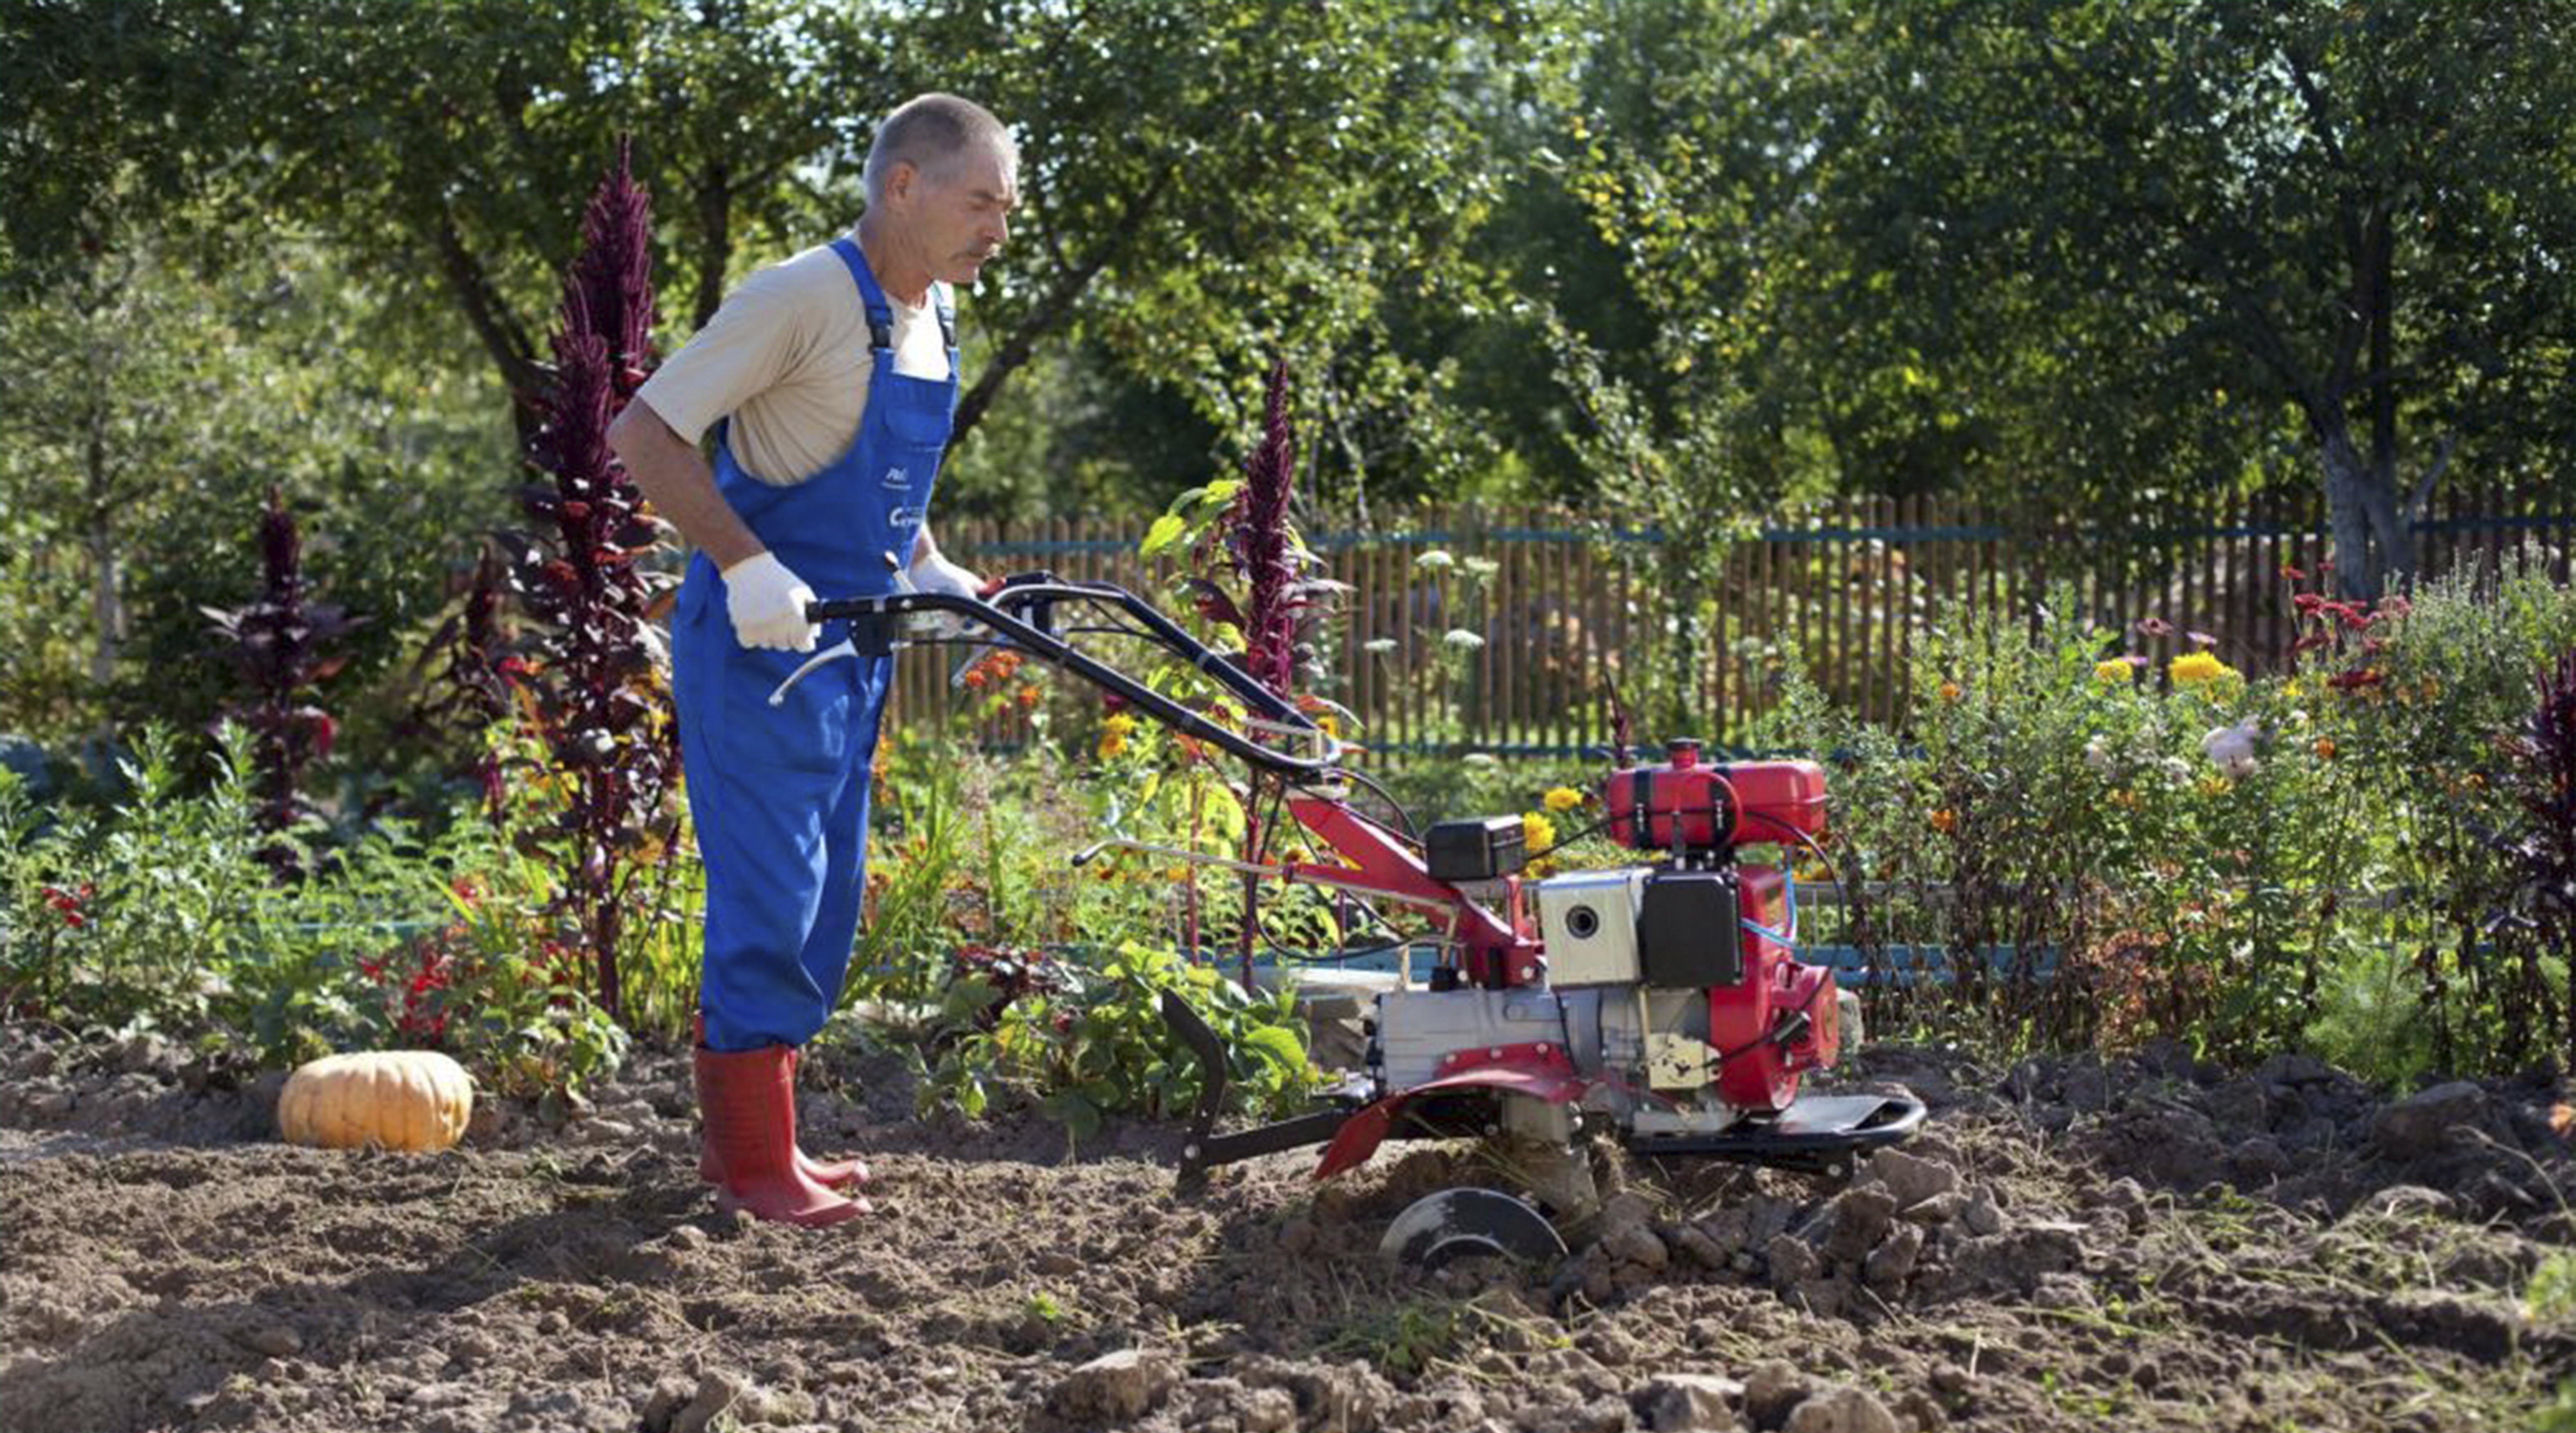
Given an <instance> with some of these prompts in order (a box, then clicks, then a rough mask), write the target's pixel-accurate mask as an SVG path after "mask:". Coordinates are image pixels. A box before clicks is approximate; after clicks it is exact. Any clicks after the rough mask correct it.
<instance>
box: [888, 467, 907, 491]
mask: <svg viewBox="0 0 2576 1433" xmlns="http://www.w3.org/2000/svg"><path fill="white" fill-rule="evenodd" d="M885 489H886V491H887V492H890V493H908V492H911V491H912V474H910V473H908V472H905V471H904V470H903V469H901V468H888V469H886V475H885Z"/></svg>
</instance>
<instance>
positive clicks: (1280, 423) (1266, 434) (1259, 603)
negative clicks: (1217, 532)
mask: <svg viewBox="0 0 2576 1433" xmlns="http://www.w3.org/2000/svg"><path fill="white" fill-rule="evenodd" d="M1296 480H1297V441H1296V435H1295V433H1294V431H1293V429H1292V428H1291V427H1290V425H1289V420H1288V364H1287V361H1286V360H1284V359H1283V360H1281V361H1280V362H1279V363H1278V364H1277V365H1276V366H1275V367H1273V368H1272V369H1271V370H1270V391H1269V397H1268V401H1267V403H1266V404H1265V407H1264V412H1263V417H1262V425H1261V446H1259V447H1257V448H1255V449H1253V452H1252V456H1251V458H1250V459H1249V460H1248V461H1246V462H1245V463H1244V466H1243V489H1242V491H1240V492H1238V493H1237V494H1235V499H1234V506H1233V507H1232V508H1231V509H1230V510H1228V512H1227V513H1226V551H1227V554H1228V555H1229V556H1230V557H1232V558H1233V561H1234V570H1235V571H1236V573H1237V574H1239V575H1240V576H1241V577H1242V578H1243V581H1244V589H1245V591H1244V601H1243V603H1242V613H1243V644H1244V665H1245V668H1246V670H1248V671H1249V672H1250V673H1251V674H1252V676H1253V679H1254V680H1256V681H1258V682H1260V683H1261V684H1262V685H1264V686H1266V687H1268V688H1270V689H1271V690H1272V691H1274V692H1277V693H1278V694H1280V695H1281V696H1283V697H1284V696H1288V695H1290V688H1291V687H1292V686H1293V685H1294V684H1295V681H1296V675H1297V628H1298V625H1299V622H1300V620H1301V616H1300V614H1301V613H1303V612H1304V611H1305V609H1306V608H1307V607H1308V606H1310V605H1311V604H1312V601H1313V597H1312V589H1311V588H1310V587H1309V586H1308V584H1306V583H1305V582H1303V581H1301V580H1300V579H1299V571H1298V569H1299V566H1300V563H1301V561H1302V559H1303V554H1302V552H1301V550H1300V549H1299V548H1298V546H1297V541H1296V537H1295V535H1294V534H1292V533H1291V532H1290V531H1289V521H1288V519H1289V501H1290V499H1291V497H1293V496H1294V492H1295V488H1296Z"/></svg>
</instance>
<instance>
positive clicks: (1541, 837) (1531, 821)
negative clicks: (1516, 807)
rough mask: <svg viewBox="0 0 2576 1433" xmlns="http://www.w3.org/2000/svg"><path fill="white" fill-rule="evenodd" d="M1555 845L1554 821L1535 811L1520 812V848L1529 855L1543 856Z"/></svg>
mask: <svg viewBox="0 0 2576 1433" xmlns="http://www.w3.org/2000/svg"><path fill="white" fill-rule="evenodd" d="M1555 845H1556V823H1555V822H1553V821H1550V820H1549V819H1547V818H1546V817H1545V816H1542V815H1540V814H1539V813H1537V812H1535V811H1524V812H1522V813H1521V848H1522V850H1523V851H1524V852H1526V853H1527V854H1528V855H1530V856H1531V857H1533V858H1535V857H1538V856H1544V855H1546V854H1547V853H1548V851H1549V850H1551V849H1552V848H1554V847H1555Z"/></svg>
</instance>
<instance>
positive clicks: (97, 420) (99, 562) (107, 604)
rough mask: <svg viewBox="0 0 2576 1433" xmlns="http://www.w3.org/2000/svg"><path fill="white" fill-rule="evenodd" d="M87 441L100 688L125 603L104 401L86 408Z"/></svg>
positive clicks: (94, 651)
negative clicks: (110, 494) (111, 495)
mask: <svg viewBox="0 0 2576 1433" xmlns="http://www.w3.org/2000/svg"><path fill="white" fill-rule="evenodd" d="M89 420H90V421H89V441H88V444H87V445H86V451H85V453H84V461H85V465H86V466H87V468H88V470H89V471H88V472H87V473H85V474H83V478H84V480H85V481H86V483H87V485H88V488H89V504H88V506H89V531H88V533H87V534H85V538H86V541H87V545H88V547H89V568H90V599H89V600H90V618H91V620H92V621H93V622H95V623H96V624H97V627H98V641H97V643H96V645H95V646H93V647H92V648H91V649H90V659H89V677H90V682H91V684H92V685H93V686H95V687H96V688H97V689H98V690H99V691H100V692H105V691H106V690H107V685H108V683H109V682H110V681H112V680H114V678H115V676H116V653H117V646H118V643H119V641H120V640H121V639H122V638H123V637H124V635H125V603H124V601H123V599H122V597H121V596H120V594H119V592H118V588H119V587H120V586H121V585H122V584H121V582H120V580H119V575H118V571H117V565H116V529H115V525H114V524H115V519H114V518H113V517H112V516H111V515H110V509H109V504H108V487H109V482H110V475H109V473H108V471H107V406H106V405H105V404H104V403H100V402H93V403H92V404H91V405H90V410H89Z"/></svg>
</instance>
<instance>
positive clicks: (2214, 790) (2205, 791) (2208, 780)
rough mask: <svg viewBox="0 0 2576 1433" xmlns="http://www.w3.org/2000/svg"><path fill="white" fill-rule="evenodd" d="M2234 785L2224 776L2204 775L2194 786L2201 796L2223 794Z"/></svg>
mask: <svg viewBox="0 0 2576 1433" xmlns="http://www.w3.org/2000/svg"><path fill="white" fill-rule="evenodd" d="M2235 785H2236V783H2235V782H2232V781H2230V780H2228V779H2227V778H2226V777H2224V776H2204V777H2202V778H2201V779H2200V784H2199V786H2198V787H2197V788H2196V789H2197V790H2198V791H2199V792H2200V794H2201V795H2203V796H2211V797H2216V796H2224V795H2226V794H2227V793H2228V791H2229V790H2231V789H2232V788H2233V787H2234V786H2235Z"/></svg>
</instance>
